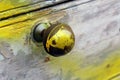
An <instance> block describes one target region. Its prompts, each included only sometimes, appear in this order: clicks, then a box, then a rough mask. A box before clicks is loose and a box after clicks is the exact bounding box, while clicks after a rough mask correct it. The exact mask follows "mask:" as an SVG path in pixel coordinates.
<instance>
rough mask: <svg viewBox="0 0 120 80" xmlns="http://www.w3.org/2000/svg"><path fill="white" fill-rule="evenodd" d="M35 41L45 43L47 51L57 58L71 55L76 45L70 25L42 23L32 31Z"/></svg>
mask: <svg viewBox="0 0 120 80" xmlns="http://www.w3.org/2000/svg"><path fill="white" fill-rule="evenodd" d="M32 38H33V41H35V42H37V43H40V42H41V41H42V42H43V45H44V48H45V51H46V52H47V53H48V54H50V55H52V56H55V57H58V56H62V55H65V54H67V53H69V52H70V51H71V50H72V48H73V46H74V43H75V37H74V33H73V31H72V29H71V28H70V26H69V25H67V24H64V23H56V24H48V23H40V24H38V25H36V26H35V27H34V29H33V31H32Z"/></svg>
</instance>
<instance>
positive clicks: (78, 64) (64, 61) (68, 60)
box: [51, 51, 120, 80]
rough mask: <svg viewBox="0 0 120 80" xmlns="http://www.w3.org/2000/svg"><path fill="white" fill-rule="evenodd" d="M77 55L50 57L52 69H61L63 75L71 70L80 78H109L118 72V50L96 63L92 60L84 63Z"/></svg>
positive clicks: (119, 57) (119, 69) (90, 79)
mask: <svg viewBox="0 0 120 80" xmlns="http://www.w3.org/2000/svg"><path fill="white" fill-rule="evenodd" d="M78 56H80V54H79V55H78ZM78 56H77V55H76V56H74V57H73V55H71V56H70V55H69V56H66V57H61V58H52V59H51V65H52V69H53V70H55V69H62V71H63V72H62V73H63V75H64V77H65V76H66V75H67V73H68V72H71V73H72V74H73V75H74V77H78V78H80V80H111V78H112V77H114V76H115V75H117V74H120V51H116V52H113V53H110V54H109V56H107V57H106V58H105V60H103V61H102V59H100V61H101V63H99V64H97V65H96V64H95V63H92V62H93V61H91V63H90V64H87V63H84V60H85V59H84V58H81V57H82V56H81V57H78ZM93 56H94V55H93ZM83 64H87V66H84V67H83V66H82V65H83ZM112 80H116V79H112ZM117 80H118V79H117ZM119 80H120V78H119Z"/></svg>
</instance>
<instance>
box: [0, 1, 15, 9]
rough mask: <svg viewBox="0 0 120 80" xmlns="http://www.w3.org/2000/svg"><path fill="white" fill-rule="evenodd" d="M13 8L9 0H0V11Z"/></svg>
mask: <svg viewBox="0 0 120 80" xmlns="http://www.w3.org/2000/svg"><path fill="white" fill-rule="evenodd" d="M13 7H14V6H13V5H12V4H11V2H10V0H1V1H0V11H3V10H6V9H10V8H13Z"/></svg>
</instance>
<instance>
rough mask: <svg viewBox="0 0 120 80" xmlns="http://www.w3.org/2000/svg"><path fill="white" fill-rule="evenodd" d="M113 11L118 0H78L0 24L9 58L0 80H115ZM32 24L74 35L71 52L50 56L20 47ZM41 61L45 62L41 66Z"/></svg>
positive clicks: (116, 19) (117, 35) (118, 16)
mask: <svg viewBox="0 0 120 80" xmlns="http://www.w3.org/2000/svg"><path fill="white" fill-rule="evenodd" d="M70 6H72V7H70ZM30 7H31V8H33V7H32V6H30ZM37 7H38V6H37ZM119 7H120V1H119V0H102V1H101V0H90V1H89V0H79V1H75V2H72V3H67V4H62V5H58V6H55V7H50V8H49V9H45V10H38V11H35V12H32V13H26V14H24V15H20V16H16V17H11V18H8V19H7V18H6V19H5V20H1V21H0V41H4V42H5V43H9V44H10V45H11V48H12V49H13V53H14V55H15V56H13V57H12V58H10V59H8V60H3V61H1V62H0V71H1V72H0V73H1V74H0V79H1V80H11V79H14V80H117V79H118V80H119V76H120V75H119V74H120V70H119V69H120V63H119V62H120V45H119V43H120V24H119V23H120V9H119ZM31 8H28V7H27V8H26V10H29V9H31ZM34 8H35V7H34ZM18 10H19V9H18ZM21 10H22V8H21ZM26 10H25V11H26ZM10 13H14V11H13V12H12V11H11V12H10ZM0 14H2V13H0ZM2 16H5V15H4V14H3V15H2ZM2 16H0V17H1V18H2ZM38 21H39V22H46V21H48V22H51V23H52V22H56V21H59V22H64V23H67V24H69V25H70V26H71V28H72V29H73V31H74V34H75V39H76V41H75V46H74V49H73V50H72V51H71V52H70V53H69V54H68V55H65V56H62V57H52V56H50V55H48V54H47V53H46V52H45V51H44V49H43V47H42V46H40V47H36V46H35V45H34V44H33V43H31V44H25V42H26V36H27V37H29V36H28V35H29V34H30V32H31V28H32V27H33V25H34V24H36V22H38ZM2 45H3V44H2ZM3 52H4V51H3ZM45 57H50V61H48V62H44V60H45ZM2 74H4V76H3V75H2Z"/></svg>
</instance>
